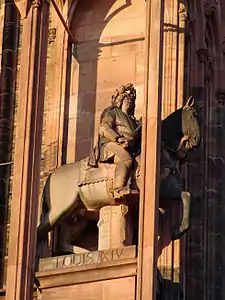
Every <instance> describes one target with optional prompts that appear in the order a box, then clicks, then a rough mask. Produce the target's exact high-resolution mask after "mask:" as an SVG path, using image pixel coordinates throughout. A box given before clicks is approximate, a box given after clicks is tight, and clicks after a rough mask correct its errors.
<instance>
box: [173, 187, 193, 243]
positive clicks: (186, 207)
mask: <svg viewBox="0 0 225 300" xmlns="http://www.w3.org/2000/svg"><path fill="white" fill-rule="evenodd" d="M181 199H182V203H183V217H182V222H181V225H180V227H179V229H177V230H175V232H174V233H173V235H172V240H177V239H179V238H180V237H182V235H183V234H184V233H185V232H187V230H188V229H189V226H190V208H191V194H190V193H189V192H181Z"/></svg>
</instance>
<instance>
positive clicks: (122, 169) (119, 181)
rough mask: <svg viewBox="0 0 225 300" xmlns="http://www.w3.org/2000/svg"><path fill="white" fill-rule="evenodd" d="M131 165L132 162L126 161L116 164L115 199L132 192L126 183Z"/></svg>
mask: <svg viewBox="0 0 225 300" xmlns="http://www.w3.org/2000/svg"><path fill="white" fill-rule="evenodd" d="M131 163H132V161H131ZM131 165H132V164H130V163H128V164H126V162H124V161H120V162H119V163H118V165H117V166H116V171H115V188H114V190H113V193H114V198H115V199H119V198H121V197H123V196H125V195H128V194H130V192H131V191H130V188H129V187H128V186H127V185H126V184H127V179H128V174H129V171H130V167H131Z"/></svg>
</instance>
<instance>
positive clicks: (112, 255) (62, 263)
mask: <svg viewBox="0 0 225 300" xmlns="http://www.w3.org/2000/svg"><path fill="white" fill-rule="evenodd" d="M135 255H136V250H135V246H129V247H123V248H116V249H108V250H102V251H90V252H83V253H77V254H71V255H65V256H57V257H52V258H45V259H41V260H40V263H39V271H40V272H42V271H49V270H53V269H63V268H69V267H80V266H87V265H92V264H104V263H108V262H114V261H118V260H123V259H129V258H134V257H135Z"/></svg>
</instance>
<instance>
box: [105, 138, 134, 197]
mask: <svg viewBox="0 0 225 300" xmlns="http://www.w3.org/2000/svg"><path fill="white" fill-rule="evenodd" d="M106 148H108V150H110V151H112V152H113V153H114V154H115V158H114V162H115V164H116V165H117V166H116V170H115V186H114V196H115V197H116V198H117V196H118V197H120V193H121V196H122V195H123V193H126V192H127V193H129V189H128V190H127V191H125V187H126V185H127V180H128V176H129V172H130V169H131V167H132V164H133V158H132V157H131V156H130V154H129V152H128V151H126V150H125V149H124V148H123V147H122V146H120V145H118V144H116V143H108V144H107V145H106Z"/></svg>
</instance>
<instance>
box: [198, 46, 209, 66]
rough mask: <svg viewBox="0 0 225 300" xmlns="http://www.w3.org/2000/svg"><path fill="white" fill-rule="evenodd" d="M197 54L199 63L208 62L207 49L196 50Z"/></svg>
mask: <svg viewBox="0 0 225 300" xmlns="http://www.w3.org/2000/svg"><path fill="white" fill-rule="evenodd" d="M197 53H198V57H199V60H200V62H201V63H206V62H207V61H208V57H209V52H208V49H205V48H201V49H198V50H197Z"/></svg>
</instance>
